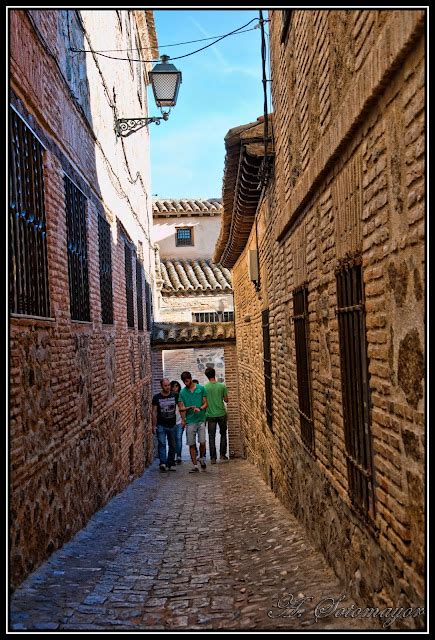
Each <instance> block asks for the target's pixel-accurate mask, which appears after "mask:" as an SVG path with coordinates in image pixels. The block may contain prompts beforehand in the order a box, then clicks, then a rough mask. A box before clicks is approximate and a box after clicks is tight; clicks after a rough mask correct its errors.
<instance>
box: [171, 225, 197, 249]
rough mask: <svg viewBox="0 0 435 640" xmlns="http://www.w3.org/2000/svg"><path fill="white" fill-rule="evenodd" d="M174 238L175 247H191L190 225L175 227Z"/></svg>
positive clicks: (191, 234)
mask: <svg viewBox="0 0 435 640" xmlns="http://www.w3.org/2000/svg"><path fill="white" fill-rule="evenodd" d="M175 239H176V240H175V246H177V247H193V233H192V227H181V228H180V229H177V233H176V236H175Z"/></svg>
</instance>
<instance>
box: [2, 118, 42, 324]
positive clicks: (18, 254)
mask: <svg viewBox="0 0 435 640" xmlns="http://www.w3.org/2000/svg"><path fill="white" fill-rule="evenodd" d="M9 126H10V147H9V153H10V162H9V179H10V193H9V197H10V200H9V223H10V245H9V246H10V254H9V260H10V263H9V268H10V271H9V301H10V310H11V312H12V313H19V314H26V315H34V316H41V317H44V318H47V317H49V316H50V299H49V290H48V261H47V231H46V223H45V203H44V194H45V190H44V169H43V147H42V145H41V144H40V142H39V141H38V139H37V138H36V136H35V135H34V134H33V133H32V131H31V130H30V129H29V127H28V126H27V125H26V124H25V122H23V120H22V119H21V118H20V116H19V115H18V114H17V113H16V112H15V111H14V110H13V109H12V108H11V109H10V119H9Z"/></svg>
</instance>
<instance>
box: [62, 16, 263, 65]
mask: <svg viewBox="0 0 435 640" xmlns="http://www.w3.org/2000/svg"><path fill="white" fill-rule="evenodd" d="M257 20H258V18H253V19H252V20H250V21H249V22H247V23H246V24H244V25H243V26H241V27H239V28H238V29H234V31H230V33H226V34H225V35H223V36H220V37H219V38H218V39H217V40H215V41H214V42H210V44H206V45H205V47H201V48H200V49H196V50H195V51H191V52H190V53H185V54H184V55H183V56H177V57H175V58H169V59H170V60H181V59H182V58H188V57H189V56H193V55H194V54H195V53H199V52H200V51H204V49H208V47H212V46H213V45H214V44H216V43H217V42H220V41H221V40H223V39H224V38H228V36H232V35H233V34H235V33H238V32H241V30H242V29H245V27H247V26H249V25H250V24H251V23H252V22H256V21H257ZM253 29H256V27H253V28H252V29H248V31H252V30H253ZM70 50H71V51H73V52H75V53H81V52H84V53H87V51H86V50H84V49H73V48H71V49H70ZM92 53H93V54H94V55H99V56H102V57H103V58H109V59H110V60H125V61H127V60H128V61H129V62H150V63H156V62H160V60H142V59H140V58H139V59H137V58H119V57H117V56H108V55H107V54H105V53H101V51H92Z"/></svg>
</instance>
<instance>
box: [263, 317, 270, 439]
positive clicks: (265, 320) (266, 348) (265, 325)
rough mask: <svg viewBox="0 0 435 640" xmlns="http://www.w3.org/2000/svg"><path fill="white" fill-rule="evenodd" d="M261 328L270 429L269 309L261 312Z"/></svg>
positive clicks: (267, 414) (267, 415)
mask: <svg viewBox="0 0 435 640" xmlns="http://www.w3.org/2000/svg"><path fill="white" fill-rule="evenodd" d="M261 325H262V328H263V363H264V387H265V392H266V417H267V424H268V425H269V427H270V428H271V429H272V362H271V357H270V334H269V309H265V310H264V311H263V313H262V314H261Z"/></svg>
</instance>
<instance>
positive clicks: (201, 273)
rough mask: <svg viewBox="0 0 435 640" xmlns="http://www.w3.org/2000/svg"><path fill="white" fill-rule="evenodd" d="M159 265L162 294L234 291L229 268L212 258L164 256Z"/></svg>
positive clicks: (181, 294) (201, 293) (180, 294)
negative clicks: (190, 258) (196, 258)
mask: <svg viewBox="0 0 435 640" xmlns="http://www.w3.org/2000/svg"><path fill="white" fill-rule="evenodd" d="M159 267H160V273H161V277H162V280H163V285H162V294H163V295H166V296H168V295H170V296H174V295H175V296H186V295H187V296H188V295H198V294H200V295H216V294H217V293H231V291H232V284H231V274H230V272H229V271H228V269H225V268H224V267H222V266H221V265H220V264H215V263H214V262H212V261H211V260H204V259H199V260H189V259H181V258H162V259H161V261H160V265H159ZM157 271H158V269H157Z"/></svg>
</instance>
